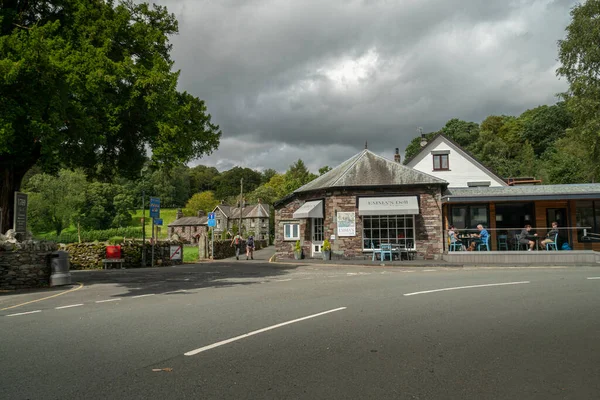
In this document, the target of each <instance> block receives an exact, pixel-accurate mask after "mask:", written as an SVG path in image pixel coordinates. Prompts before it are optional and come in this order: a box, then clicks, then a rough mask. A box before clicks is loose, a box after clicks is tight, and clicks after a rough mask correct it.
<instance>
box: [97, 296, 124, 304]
mask: <svg viewBox="0 0 600 400" xmlns="http://www.w3.org/2000/svg"><path fill="white" fill-rule="evenodd" d="M119 300H121V298H120V297H119V298H116V299H108V300H98V301H96V303H107V302H109V301H119Z"/></svg>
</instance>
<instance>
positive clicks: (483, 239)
mask: <svg viewBox="0 0 600 400" xmlns="http://www.w3.org/2000/svg"><path fill="white" fill-rule="evenodd" d="M477 229H478V230H479V233H474V234H473V236H474V237H476V238H479V243H482V244H486V243H487V242H488V238H489V237H490V234H489V232H488V231H486V230H485V228H484V227H483V225H481V224H479V225H477Z"/></svg>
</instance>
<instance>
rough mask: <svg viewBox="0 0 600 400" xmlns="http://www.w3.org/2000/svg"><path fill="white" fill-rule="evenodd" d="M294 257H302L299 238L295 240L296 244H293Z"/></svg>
mask: <svg viewBox="0 0 600 400" xmlns="http://www.w3.org/2000/svg"><path fill="white" fill-rule="evenodd" d="M294 258H295V259H296V260H300V259H301V258H302V246H300V241H299V240H296V245H295V246H294Z"/></svg>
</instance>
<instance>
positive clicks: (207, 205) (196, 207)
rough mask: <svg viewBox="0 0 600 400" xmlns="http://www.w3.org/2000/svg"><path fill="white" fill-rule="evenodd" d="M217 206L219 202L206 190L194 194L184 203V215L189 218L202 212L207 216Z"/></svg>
mask: <svg viewBox="0 0 600 400" xmlns="http://www.w3.org/2000/svg"><path fill="white" fill-rule="evenodd" d="M218 204H219V200H217V199H215V195H214V193H213V192H212V191H210V190H207V191H205V192H201V193H196V194H194V195H193V196H192V197H191V198H190V199H189V200H188V202H187V203H186V205H185V210H184V213H185V214H186V215H189V216H196V214H197V213H198V211H204V214H205V215H207V214H208V213H209V212H211V211H212V210H214V209H215V207H216V206H217V205H218Z"/></svg>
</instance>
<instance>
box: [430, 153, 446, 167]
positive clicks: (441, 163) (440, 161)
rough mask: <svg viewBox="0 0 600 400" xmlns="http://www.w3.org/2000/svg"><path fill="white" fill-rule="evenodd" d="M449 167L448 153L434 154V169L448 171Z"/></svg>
mask: <svg viewBox="0 0 600 400" xmlns="http://www.w3.org/2000/svg"><path fill="white" fill-rule="evenodd" d="M448 169H449V167H448V154H434V155H433V170H434V171H447V170H448Z"/></svg>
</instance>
